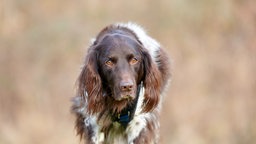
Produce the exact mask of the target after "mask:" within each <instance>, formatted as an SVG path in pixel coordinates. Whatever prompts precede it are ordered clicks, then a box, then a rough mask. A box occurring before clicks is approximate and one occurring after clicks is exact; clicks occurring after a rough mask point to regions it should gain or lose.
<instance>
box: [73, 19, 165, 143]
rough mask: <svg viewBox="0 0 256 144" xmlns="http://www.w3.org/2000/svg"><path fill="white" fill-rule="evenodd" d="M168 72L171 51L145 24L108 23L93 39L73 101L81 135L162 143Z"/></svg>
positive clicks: (109, 140) (99, 140) (92, 140)
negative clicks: (162, 102) (167, 51)
mask: <svg viewBox="0 0 256 144" xmlns="http://www.w3.org/2000/svg"><path fill="white" fill-rule="evenodd" d="M169 77H170V70H169V61H168V57H167V55H166V53H165V52H164V51H163V49H162V48H161V46H160V44H159V43H158V42H157V41H156V40H154V39H153V38H151V37H150V36H148V35H147V34H146V33H145V31H144V30H143V29H142V28H141V27H140V26H138V25H136V24H133V23H127V24H122V23H118V24H112V25H109V26H107V27H106V28H104V29H103V30H102V31H101V32H100V33H99V34H98V35H97V37H96V39H94V40H93V41H92V44H91V46H90V48H89V49H88V52H87V55H86V58H85V64H84V66H83V68H82V71H81V73H80V76H79V78H78V90H77V96H76V97H75V98H74V99H73V106H72V112H73V113H75V115H76V130H77V133H78V135H80V136H81V138H82V139H85V141H86V143H89V144H115V143H117V144H150V143H157V142H158V139H159V112H160V107H161V99H162V92H163V90H164V88H165V86H166V85H167V83H168V80H169Z"/></svg>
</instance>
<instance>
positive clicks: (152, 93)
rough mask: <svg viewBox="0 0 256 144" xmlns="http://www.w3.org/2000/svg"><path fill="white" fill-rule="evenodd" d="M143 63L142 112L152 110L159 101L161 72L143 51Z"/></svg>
mask: <svg viewBox="0 0 256 144" xmlns="http://www.w3.org/2000/svg"><path fill="white" fill-rule="evenodd" d="M142 53H143V58H144V59H143V64H144V75H145V78H144V81H143V83H144V88H145V95H144V101H143V112H149V111H152V110H153V109H154V108H155V107H156V106H157V105H158V103H159V97H160V90H161V83H162V82H161V80H162V79H161V73H160V71H159V70H158V68H157V65H156V63H155V62H153V60H152V58H151V56H150V54H149V53H148V52H147V51H143V52H142Z"/></svg>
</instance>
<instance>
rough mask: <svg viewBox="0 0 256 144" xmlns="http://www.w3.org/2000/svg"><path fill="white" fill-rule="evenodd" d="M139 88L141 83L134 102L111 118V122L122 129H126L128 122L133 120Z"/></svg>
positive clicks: (139, 87) (140, 85)
mask: <svg viewBox="0 0 256 144" xmlns="http://www.w3.org/2000/svg"><path fill="white" fill-rule="evenodd" d="M141 87H142V83H141V84H139V85H138V88H137V93H136V98H135V99H134V102H133V103H132V104H131V105H128V106H127V107H126V108H125V109H123V110H122V111H121V112H120V113H117V114H115V115H113V116H112V120H113V122H118V123H120V124H121V125H122V126H123V127H126V126H127V125H128V124H129V122H130V121H131V120H132V119H133V117H134V114H135V111H136V108H137V103H138V99H139V94H140V90H141Z"/></svg>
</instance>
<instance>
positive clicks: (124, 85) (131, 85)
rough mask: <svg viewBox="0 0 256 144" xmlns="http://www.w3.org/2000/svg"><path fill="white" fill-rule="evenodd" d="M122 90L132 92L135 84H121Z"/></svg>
mask: <svg viewBox="0 0 256 144" xmlns="http://www.w3.org/2000/svg"><path fill="white" fill-rule="evenodd" d="M120 88H121V91H123V92H124V91H131V90H132V88H133V83H132V82H121V83H120Z"/></svg>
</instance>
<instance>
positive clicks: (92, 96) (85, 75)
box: [78, 47, 104, 114]
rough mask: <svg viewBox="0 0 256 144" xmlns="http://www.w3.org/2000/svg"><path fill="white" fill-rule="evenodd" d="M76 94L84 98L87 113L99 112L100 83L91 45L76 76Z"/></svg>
mask: <svg viewBox="0 0 256 144" xmlns="http://www.w3.org/2000/svg"><path fill="white" fill-rule="evenodd" d="M78 94H79V95H80V96H81V97H82V98H83V99H85V101H86V103H87V104H86V109H87V112H89V114H95V113H97V112H100V111H101V110H102V108H103V101H104V100H103V96H102V83H101V78H100V75H99V73H98V66H97V54H96V51H95V50H94V49H93V47H91V48H90V49H89V51H88V54H87V56H86V59H85V64H84V67H83V69H82V71H81V73H80V76H79V78H78Z"/></svg>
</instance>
